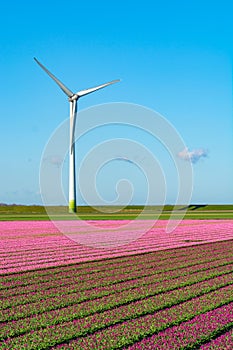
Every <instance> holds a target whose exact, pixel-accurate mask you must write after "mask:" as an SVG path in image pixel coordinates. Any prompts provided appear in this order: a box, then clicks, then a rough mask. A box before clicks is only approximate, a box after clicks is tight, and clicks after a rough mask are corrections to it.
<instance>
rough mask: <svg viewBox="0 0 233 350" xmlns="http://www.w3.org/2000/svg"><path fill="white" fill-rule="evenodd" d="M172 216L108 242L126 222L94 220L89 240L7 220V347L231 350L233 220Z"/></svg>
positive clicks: (1, 335) (2, 264) (3, 255)
mask: <svg viewBox="0 0 233 350" xmlns="http://www.w3.org/2000/svg"><path fill="white" fill-rule="evenodd" d="M122 222H123V221H121V223H122ZM134 223H135V230H139V231H140V228H142V227H143V220H135V222H134ZM166 223H167V222H166V220H158V221H157V222H155V223H154V224H152V225H151V228H150V229H149V230H148V231H147V232H145V233H144V234H143V235H141V236H140V237H138V238H137V239H132V235H131V233H132V232H127V231H124V235H123V234H122V232H120V228H119V237H117V234H115V236H114V239H115V244H113V245H112V246H109V245H108V246H106V247H105V248H104V246H103V245H100V241H99V240H100V239H104V237H106V235H107V234H108V231H109V232H110V230H111V229H112V228H113V227H115V228H116V229H117V227H118V226H119V221H117V220H106V221H103V222H102V223H100V222H99V221H98V223H95V222H92V225H96V227H97V226H98V227H100V225H102V226H101V227H102V231H103V236H101V234H100V232H99V231H98V233H96V239H93V237H95V235H94V233H93V231H92V233H91V244H80V243H77V242H76V241H74V240H72V239H70V238H68V237H67V236H66V235H64V234H62V233H61V232H60V231H59V230H58V229H57V227H56V226H55V225H54V223H52V222H51V221H2V222H0V238H1V243H0V297H1V310H0V350H3V349H4V350H9V349H16V350H24V349H25V350H26V349H27V350H28V349H67V350H68V349H69V350H73V349H80V350H89V349H91V350H98V349H129V350H136V349H137V350H139V349H140V350H142V349H145V350H147V349H162V350H163V349H165V350H173V349H202V350H207V349H216V350H217V349H218V350H219V349H222V350H225V349H229V350H230V349H233V220H183V221H182V222H181V223H180V224H179V226H178V227H176V229H175V230H173V231H172V232H170V233H168V232H166V230H165V227H166ZM64 225H67V222H66V223H64ZM75 225H76V226H75V227H76V229H77V227H78V230H79V227H80V232H79V231H78V232H76V234H80V235H84V236H83V237H87V238H88V232H87V234H86V236H85V232H84V226H83V224H82V221H80V223H77V222H76V223H75ZM71 226H72V223H71ZM130 227H131V230H132V225H131V226H130ZM71 228H72V227H71ZM71 231H72V230H71ZM87 231H88V230H87ZM89 238H90V237H89ZM84 241H85V240H84ZM86 242H89V243H90V239H89V241H88V239H87V241H86ZM116 242H117V244H116Z"/></svg>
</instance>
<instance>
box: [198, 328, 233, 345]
mask: <svg viewBox="0 0 233 350" xmlns="http://www.w3.org/2000/svg"><path fill="white" fill-rule="evenodd" d="M232 349H233V329H231V330H230V331H229V332H226V333H224V334H223V335H221V336H219V337H217V338H216V339H213V340H211V341H210V342H208V343H206V344H203V345H202V346H201V347H200V350H232Z"/></svg>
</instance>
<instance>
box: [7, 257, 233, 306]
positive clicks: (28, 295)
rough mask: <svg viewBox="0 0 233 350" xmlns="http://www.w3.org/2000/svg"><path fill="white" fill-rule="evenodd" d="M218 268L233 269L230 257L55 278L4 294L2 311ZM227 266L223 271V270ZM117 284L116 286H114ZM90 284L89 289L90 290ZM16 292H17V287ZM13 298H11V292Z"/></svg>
mask: <svg viewBox="0 0 233 350" xmlns="http://www.w3.org/2000/svg"><path fill="white" fill-rule="evenodd" d="M221 266H222V268H223V271H224V272H226V271H228V268H230V270H233V258H232V257H229V258H227V259H220V260H217V261H211V262H205V263H203V264H197V265H193V266H191V267H190V266H188V267H183V268H182V269H179V267H178V266H177V268H176V269H174V266H173V268H172V269H171V267H170V269H169V270H168V271H166V272H163V271H161V270H160V271H158V270H157V271H155V270H154V269H153V268H152V267H153V265H152V266H149V267H148V266H146V268H144V269H143V270H142V269H139V270H136V271H135V272H134V271H132V268H131V269H125V271H124V273H122V271H120V273H119V272H118V273H117V271H115V273H114V271H112V272H111V273H110V275H109V273H108V272H105V273H98V274H94V275H93V276H92V275H91V278H89V277H88V276H85V277H86V279H82V278H80V276H77V277H76V278H74V276H72V278H69V279H68V281H64V280H63V279H62V280H61V279H59V280H58V281H57V285H56V286H54V287H53V284H52V283H51V281H50V282H48V283H42V285H41V286H40V288H39V289H38V285H36V286H35V289H34V290H33V291H30V289H29V290H27V289H25V292H24V293H23V294H19V292H18V293H16V291H17V290H16V291H15V289H13V290H11V294H7V295H4V294H3V299H2V306H1V308H2V309H5V308H9V307H15V306H17V305H24V304H28V303H33V302H36V301H38V300H43V301H45V299H48V298H53V297H56V296H59V295H61V294H62V295H71V296H72V294H73V293H75V294H76V296H78V295H80V296H81V295H82V294H84V293H85V298H88V297H90V298H91V295H92V294H93V290H94V295H106V293H109V294H111V293H116V292H122V291H123V290H127V289H130V290H131V289H132V288H135V287H137V286H138V287H139V286H144V285H146V286H148V289H149V288H150V284H154V283H159V284H161V283H162V284H163V286H164V285H166V283H167V281H170V280H174V285H175V284H176V283H177V278H178V277H181V276H182V277H184V276H189V275H190V274H192V275H193V276H194V274H195V273H198V272H201V271H206V270H208V272H211V271H212V272H215V270H216V268H218V269H217V271H218V273H219V272H220V271H221ZM226 267H227V270H226ZM116 283H118V284H116ZM90 285H91V289H89V288H90ZM18 291H20V289H19V288H18ZM12 292H13V293H14V295H12V294H13V293H12Z"/></svg>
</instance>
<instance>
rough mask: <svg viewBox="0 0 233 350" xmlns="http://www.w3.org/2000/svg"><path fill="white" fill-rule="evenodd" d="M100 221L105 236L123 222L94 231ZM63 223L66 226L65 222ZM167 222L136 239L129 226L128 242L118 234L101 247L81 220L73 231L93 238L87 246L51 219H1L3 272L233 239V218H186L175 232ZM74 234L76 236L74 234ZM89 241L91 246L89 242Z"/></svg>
mask: <svg viewBox="0 0 233 350" xmlns="http://www.w3.org/2000/svg"><path fill="white" fill-rule="evenodd" d="M121 222H123V223H125V226H126V227H127V222H125V221H121ZM147 222H148V221H147ZM123 223H122V225H123ZM71 224H72V222H71ZM97 224H98V225H99V226H98V229H100V230H102V231H103V235H105V236H106V235H107V234H108V230H109V232H111V229H114V228H115V227H117V225H119V224H117V221H113V220H109V221H107V222H102V223H100V222H98V223H95V222H92V223H91V225H92V226H91V227H92V229H93V227H94V229H93V230H95V225H97ZM100 224H101V225H102V227H100ZM60 225H63V222H61V223H60ZM64 225H66V226H65V229H66V230H67V225H68V224H67V222H66V223H64ZM166 225H167V221H166V220H163V221H162V220H160V221H157V222H156V223H155V224H153V222H152V223H151V225H150V226H151V228H150V229H148V230H147V231H145V232H144V234H143V235H142V236H140V237H139V238H138V239H136V240H135V239H133V238H132V232H130V230H128V231H127V229H126V230H125V231H123V232H124V236H125V237H129V239H128V241H127V239H126V241H125V244H124V245H120V246H117V234H116V237H114V239H115V240H116V241H115V245H113V246H111V247H106V249H105V248H103V247H102V248H99V247H98V245H97V246H95V242H94V241H93V237H95V231H94V234H93V232H91V233H88V232H87V234H86V235H85V234H83V231H84V229H85V228H83V225H82V224H81V222H80V223H79V222H76V223H75V227H73V226H71V227H70V231H71V232H72V230H74V229H75V230H76V232H77V234H76V237H77V236H78V234H79V233H80V236H79V237H90V238H91V242H89V241H88V240H87V241H83V242H87V245H85V244H77V243H76V242H74V241H73V240H72V239H69V238H68V237H67V236H65V235H62V234H61V233H60V232H59V230H58V229H57V228H56V227H55V226H54V224H53V223H52V222H49V221H44V222H43V221H38V222H33V221H29V222H23V221H19V222H0V232H1V244H0V274H4V273H10V272H19V271H25V270H31V269H37V268H45V267H54V266H59V265H64V264H72V263H75V262H84V261H92V260H95V259H103V258H111V257H117V256H126V255H132V254H138V253H146V252H149V251H151V252H153V251H159V250H162V249H169V248H176V247H181V246H191V245H193V244H203V243H207V242H211V241H222V240H227V239H231V238H232V231H233V222H232V220H210V221H206V220H184V221H183V222H182V223H181V224H180V225H179V226H178V227H177V228H176V229H175V230H174V231H172V232H171V233H166V230H165V229H166ZM140 229H142V232H143V229H144V226H143V220H138V221H135V230H139V231H140ZM119 230H120V229H119ZM109 234H110V233H109ZM121 236H122V233H121ZM70 237H71V238H72V234H71V236H70ZM96 237H97V238H96V240H98V239H99V238H101V235H99V233H98V234H97V233H96ZM88 242H89V243H90V244H91V245H88ZM107 248H108V249H107Z"/></svg>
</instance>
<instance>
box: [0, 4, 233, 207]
mask: <svg viewBox="0 0 233 350" xmlns="http://www.w3.org/2000/svg"><path fill="white" fill-rule="evenodd" d="M232 13H233V4H232V1H230V0H229V1H224V0H223V1H221V3H218V2H216V3H215V2H213V1H209V0H207V1H204V2H203V1H200V0H196V1H189V2H185V1H164V2H159V1H148V0H145V1H143V2H141V1H121V0H120V1H117V2H114V3H112V2H109V1H101V0H100V1H92V0H90V1H87V2H83V1H82V2H81V1H74V2H71V3H67V2H65V1H59V0H58V1H49V2H48V1H43V0H41V1H39V2H36V3H34V2H28V1H24V0H22V1H21V2H17V1H11V2H1V4H0V29H1V36H0V50H1V55H0V77H1V84H0V91H1V104H0V118H1V138H0V149H1V158H0V164H1V182H0V202H4V203H22V204H33V203H41V199H40V186H39V172H40V162H41V157H42V154H43V150H44V147H45V145H46V143H47V141H48V140H49V138H50V137H51V134H52V133H53V132H54V130H55V129H56V128H57V127H58V125H60V124H61V123H62V122H63V121H64V120H65V119H66V118H67V117H68V115H69V110H68V103H67V101H66V98H65V95H63V93H62V92H61V91H60V90H59V89H58V88H57V86H56V85H55V84H54V83H53V82H52V81H51V80H50V79H49V78H48V77H47V76H46V75H45V74H44V72H43V71H42V70H41V69H40V68H39V67H38V66H37V65H36V63H35V62H34V60H33V57H34V56H36V57H37V58H38V59H39V60H40V61H41V62H42V63H43V64H45V65H46V66H47V67H48V68H49V69H50V70H51V71H52V72H53V73H54V74H55V75H57V76H58V77H59V78H60V79H61V80H62V81H63V82H64V83H65V84H66V85H67V86H68V87H69V88H70V89H71V90H74V91H76V90H79V89H83V88H87V87H90V86H94V85H96V84H97V85H98V84H100V83H103V82H105V81H109V80H112V79H117V78H120V79H121V80H122V81H121V82H120V83H118V84H116V85H114V86H112V87H109V88H106V89H104V90H102V91H100V92H97V93H95V94H92V95H89V96H88V97H84V98H83V99H80V103H79V108H80V109H81V110H84V109H86V108H88V107H91V106H94V105H98V104H101V103H109V102H127V103H134V104H139V105H142V106H145V107H147V108H150V109H152V110H154V111H157V112H158V113H160V114H161V115H162V116H163V117H164V118H166V119H167V120H168V121H169V122H170V123H171V124H172V125H173V126H174V128H175V129H176V130H177V132H178V133H179V134H180V135H181V137H182V139H183V140H184V142H185V144H186V146H187V150H186V158H187V157H189V156H190V157H191V156H192V154H198V152H199V154H200V151H201V152H204V153H202V155H203V156H200V157H198V156H197V161H196V162H195V163H193V179H194V187H193V195H192V200H191V201H192V202H195V203H232V200H233V186H232V178H233V164H232V155H233V136H232V135H233V133H232V131H233V125H232V123H233V122H232V34H233V25H232ZM77 127H78V125H77ZM121 137H124V138H127V137H130V139H132V140H135V141H137V142H140V143H141V144H142V145H145V147H147V148H148V149H149V150H150V151H151V152H152V153H153V154H154V155H155V156H158V158H159V161H160V162H161V164H162V167H163V171H164V173H165V177H167V178H168V180H167V183H168V189H167V194H166V199H165V201H166V202H167V203H172V202H174V200H175V192H176V188H175V187H176V182H177V181H176V180H174V184H173V183H172V179H171V176H170V174H171V173H172V172H173V170H174V169H173V168H174V165H172V162H170V163H169V159H166V157H167V155H166V152H163V150H162V149H160V148H161V147H160V146H158V142H157V143H156V140H152V139H151V138H150V137H149V136H148V134H146V133H143V132H141V133H139V131H138V130H136V129H135V128H132V129H131V130H130V131H129V130H128V129H127V127H124V126H122V125H121V126H119V127H116V128H115V129H114V130H113V128H112V129H111V127H110V126H108V127H107V128H106V129H105V130H104V129H103V128H101V129H99V132H98V130H97V131H96V132H95V133H93V134H90V135H89V136H88V137H87V138H86V139H85V140H84V141H83V142H82V140H81V139H80V141H78V142H77V145H76V147H77V149H78V150H79V152H77V154H78V156H77V158H78V159H77V167H79V166H80V162H81V161H82V156H83V157H84V156H85V153H87V152H88V151H89V150H90V148H91V147H94V145H95V144H98V143H100V142H103V141H106V140H107V139H108V138H112V139H114V138H121ZM159 147H160V148H159ZM182 151H183V150H182V149H181V150H180V152H182ZM156 152H157V153H158V154H157V153H156ZM195 152H196V153H195ZM123 153H124V152H122V153H121V154H118V152H116V151H115V150H114V149H113V157H117V158H119V157H122V158H123V157H124V154H123ZM56 156H59V154H58V155H56ZM181 158H182V157H181ZM181 158H180V160H181V161H183V162H184V163H185V162H188V160H187V159H185V156H184V157H183V159H181ZM133 162H135V159H133ZM67 163H68V161H67V159H66V160H65V161H64V167H63V172H64V176H63V178H64V180H63V182H64V191H65V192H66V187H67V175H66V174H67ZM169 164H170V165H169ZM172 169H173V170H172ZM128 177H129V181H130V182H132V183H133V185H134V190H135V193H134V196H133V198H132V203H144V202H145V191H146V184H145V179H144V178H143V174H142V173H139V169H138V167H135V164H133V163H132V162H131V163H130V162H127V161H124V160H119V159H118V161H117V160H115V161H113V162H112V164H111V163H109V164H108V165H106V167H103V168H102V169H101V171H100V173H99V174H98V176H97V182H98V188H99V191H100V193H101V194H102V196H103V197H104V198H106V200H109V201H111V200H114V198H115V197H114V196H115V195H116V191H115V185H116V182H117V181H118V180H119V179H121V178H128ZM175 178H176V177H175V174H174V179H175ZM79 198H80V196H79ZM80 202H81V199H80ZM155 202H156V200H155Z"/></svg>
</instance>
